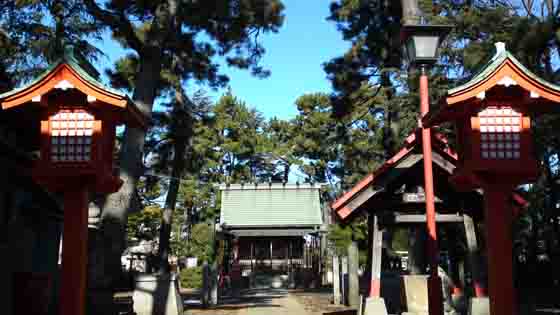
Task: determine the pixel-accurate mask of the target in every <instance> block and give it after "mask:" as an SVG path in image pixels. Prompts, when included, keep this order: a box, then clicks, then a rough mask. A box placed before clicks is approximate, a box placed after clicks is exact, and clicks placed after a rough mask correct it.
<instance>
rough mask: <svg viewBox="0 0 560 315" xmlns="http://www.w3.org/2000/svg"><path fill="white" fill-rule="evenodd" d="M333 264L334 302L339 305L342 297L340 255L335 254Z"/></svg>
mask: <svg viewBox="0 0 560 315" xmlns="http://www.w3.org/2000/svg"><path fill="white" fill-rule="evenodd" d="M332 265H333V303H334V304H335V305H339V304H340V302H341V299H340V291H341V290H340V287H341V286H340V278H341V277H340V261H339V260H338V255H336V254H334V255H333V258H332Z"/></svg>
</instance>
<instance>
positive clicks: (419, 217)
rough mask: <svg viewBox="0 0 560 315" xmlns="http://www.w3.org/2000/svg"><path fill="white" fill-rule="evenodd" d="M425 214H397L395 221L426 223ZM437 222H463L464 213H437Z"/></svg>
mask: <svg viewBox="0 0 560 315" xmlns="http://www.w3.org/2000/svg"><path fill="white" fill-rule="evenodd" d="M424 222H426V215H425V214H395V215H394V223H424ZM436 222H439V223H454V222H457V223H462V222H463V215H458V214H439V213H438V214H436Z"/></svg>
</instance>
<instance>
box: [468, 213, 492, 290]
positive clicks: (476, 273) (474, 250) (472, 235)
mask: <svg viewBox="0 0 560 315" xmlns="http://www.w3.org/2000/svg"><path fill="white" fill-rule="evenodd" d="M463 225H464V227H465V235H466V239H467V259H468V260H469V265H470V267H471V273H472V277H473V286H474V295H475V296H476V297H483V296H486V291H485V289H484V286H483V285H482V275H481V272H480V256H479V254H478V253H479V247H478V242H477V240H476V227H475V225H474V221H473V219H472V218H471V216H470V215H468V214H466V213H465V214H463Z"/></svg>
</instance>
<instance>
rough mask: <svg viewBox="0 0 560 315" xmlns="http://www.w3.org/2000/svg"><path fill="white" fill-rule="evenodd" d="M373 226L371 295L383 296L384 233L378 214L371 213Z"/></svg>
mask: <svg viewBox="0 0 560 315" xmlns="http://www.w3.org/2000/svg"><path fill="white" fill-rule="evenodd" d="M369 217H370V220H371V221H372V222H371V225H372V228H371V229H370V230H371V231H370V233H372V234H373V235H372V236H373V240H372V244H371V247H372V248H371V282H370V287H369V296H370V297H377V298H378V297H380V296H381V255H382V243H383V233H382V232H381V230H380V229H379V218H378V216H377V215H375V214H372V213H370V214H369Z"/></svg>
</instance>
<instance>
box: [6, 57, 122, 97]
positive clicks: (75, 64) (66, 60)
mask: <svg viewBox="0 0 560 315" xmlns="http://www.w3.org/2000/svg"><path fill="white" fill-rule="evenodd" d="M83 62H87V61H85V60H84V61H82V62H80V61H79V60H78V58H77V56H76V55H75V53H74V49H73V47H71V46H67V47H66V48H65V50H64V56H63V57H62V58H60V59H58V60H57V61H55V62H53V63H52V64H51V65H50V66H49V67H48V68H47V69H46V70H45V71H43V73H41V74H40V75H39V76H38V77H37V78H35V79H34V80H33V81H31V82H29V83H28V84H26V85H24V86H22V87H19V88H17V89H13V90H11V91H8V92H5V93H3V94H0V99H3V98H6V97H9V96H11V95H14V94H16V93H18V92H20V91H22V90H25V89H27V88H29V87H31V86H33V85H34V84H36V83H37V82H39V81H41V80H42V79H43V78H45V77H46V76H47V75H48V74H49V73H51V72H52V71H53V70H54V69H56V67H58V66H59V65H61V64H67V65H68V66H70V67H71V68H72V69H73V70H74V71H76V73H78V74H79V76H80V77H81V78H83V79H84V80H86V81H87V82H88V83H90V84H92V85H95V86H97V87H98V88H100V89H103V90H105V91H107V92H109V93H112V94H115V95H117V96H120V97H127V96H126V94H125V93H123V92H121V91H118V90H115V89H113V88H110V87H107V86H105V85H104V84H103V83H101V82H99V81H98V80H97V79H96V78H94V77H93V76H92V75H91V74H90V73H89V72H88V71H87V70H86V69H84V67H86V68H87V67H90V68H91V69H94V67H93V66H92V65H91V64H89V63H88V64H86V65H84V67H82V65H81V64H83Z"/></svg>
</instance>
